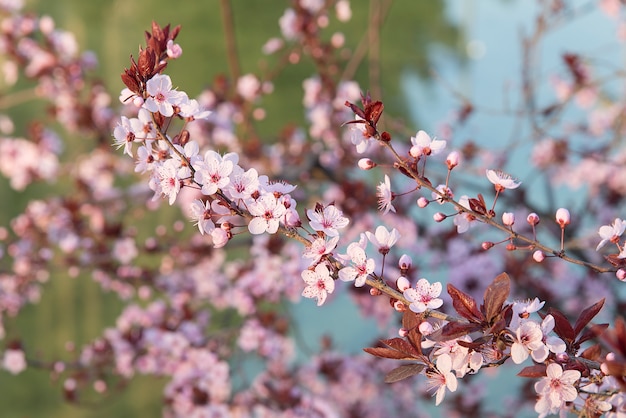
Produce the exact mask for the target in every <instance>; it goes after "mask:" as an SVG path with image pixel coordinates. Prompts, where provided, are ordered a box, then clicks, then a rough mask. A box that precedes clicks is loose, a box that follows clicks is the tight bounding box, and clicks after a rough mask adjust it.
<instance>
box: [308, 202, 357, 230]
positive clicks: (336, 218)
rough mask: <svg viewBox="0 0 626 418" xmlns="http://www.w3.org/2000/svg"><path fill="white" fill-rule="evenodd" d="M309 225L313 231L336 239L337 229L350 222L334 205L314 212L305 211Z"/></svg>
mask: <svg viewBox="0 0 626 418" xmlns="http://www.w3.org/2000/svg"><path fill="white" fill-rule="evenodd" d="M306 214H307V216H308V218H309V225H311V228H313V229H314V230H315V231H321V232H324V233H325V234H326V235H328V236H331V237H336V236H338V235H339V231H338V229H341V228H345V227H346V226H348V223H349V222H350V220H349V219H348V218H346V217H345V216H343V212H342V211H340V210H339V209H337V207H336V206H335V205H328V206H326V207H324V208H316V210H311V209H309V210H307V211H306Z"/></svg>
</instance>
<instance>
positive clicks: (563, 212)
mask: <svg viewBox="0 0 626 418" xmlns="http://www.w3.org/2000/svg"><path fill="white" fill-rule="evenodd" d="M556 222H557V223H558V224H559V225H560V226H561V228H565V225H569V223H570V215H569V210H567V209H565V208H560V209H559V210H557V211H556Z"/></svg>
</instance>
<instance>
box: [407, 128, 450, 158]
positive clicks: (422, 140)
mask: <svg viewBox="0 0 626 418" xmlns="http://www.w3.org/2000/svg"><path fill="white" fill-rule="evenodd" d="M411 144H412V145H413V146H412V147H411V149H410V150H409V154H411V156H412V157H413V158H419V157H420V156H422V155H426V156H428V155H436V154H439V153H440V152H442V151H443V150H444V149H445V148H446V141H443V140H440V139H432V138H431V137H430V135H428V134H427V133H426V132H424V131H419V132H418V133H417V134H416V135H415V136H414V137H413V136H412V137H411Z"/></svg>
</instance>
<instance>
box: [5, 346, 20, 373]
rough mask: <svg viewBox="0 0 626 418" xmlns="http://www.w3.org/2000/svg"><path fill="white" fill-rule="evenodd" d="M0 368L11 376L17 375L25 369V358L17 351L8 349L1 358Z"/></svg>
mask: <svg viewBox="0 0 626 418" xmlns="http://www.w3.org/2000/svg"><path fill="white" fill-rule="evenodd" d="M2 367H4V369H5V370H7V371H8V372H10V373H11V374H18V373H21V372H22V371H24V369H26V357H25V356H24V352H23V351H22V350H19V349H8V350H6V351H5V352H4V357H3V358H2Z"/></svg>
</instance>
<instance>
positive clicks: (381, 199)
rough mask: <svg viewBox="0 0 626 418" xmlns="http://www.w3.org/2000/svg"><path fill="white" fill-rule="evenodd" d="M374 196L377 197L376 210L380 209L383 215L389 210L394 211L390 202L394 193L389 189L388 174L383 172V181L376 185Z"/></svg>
mask: <svg viewBox="0 0 626 418" xmlns="http://www.w3.org/2000/svg"><path fill="white" fill-rule="evenodd" d="M376 196H377V197H378V210H380V211H382V212H383V215H386V214H387V212H389V211H392V212H394V213H395V212H396V208H394V207H393V205H392V204H391V201H392V200H393V199H394V195H393V192H392V191H391V181H390V180H389V176H388V175H386V174H385V181H384V182H382V183H380V184H379V185H378V186H376Z"/></svg>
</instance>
